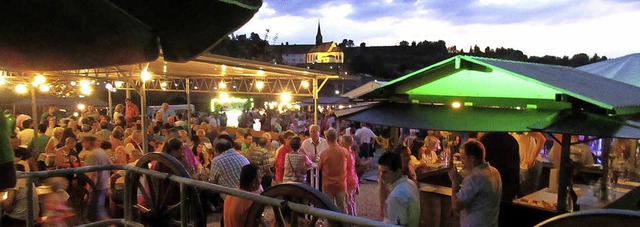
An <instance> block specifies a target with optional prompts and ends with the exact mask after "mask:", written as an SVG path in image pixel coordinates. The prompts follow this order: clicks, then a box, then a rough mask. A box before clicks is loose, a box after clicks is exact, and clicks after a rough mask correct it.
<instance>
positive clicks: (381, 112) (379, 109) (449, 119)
mask: <svg viewBox="0 0 640 227" xmlns="http://www.w3.org/2000/svg"><path fill="white" fill-rule="evenodd" d="M359 108H360V111H358V112H355V113H353V112H352V111H350V109H342V110H334V112H335V113H336V115H337V116H338V117H346V118H348V119H351V120H354V121H360V122H366V123H371V124H379V125H388V126H394V127H402V128H418V129H432V130H446V131H492V132H523V131H530V129H529V128H527V127H528V126H529V125H532V124H534V123H536V122H537V121H539V120H540V119H544V118H545V117H547V116H549V115H552V114H553V113H555V111H554V110H533V109H531V110H516V109H498V108H479V107H468V108H466V107H465V108H459V109H454V108H451V106H445V105H439V106H434V105H424V104H410V103H381V104H379V105H373V106H370V107H369V108H366V109H364V108H362V107H359Z"/></svg>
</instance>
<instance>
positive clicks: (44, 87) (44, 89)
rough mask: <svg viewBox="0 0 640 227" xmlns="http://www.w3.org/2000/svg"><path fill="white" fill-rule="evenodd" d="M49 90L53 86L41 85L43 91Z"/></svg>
mask: <svg viewBox="0 0 640 227" xmlns="http://www.w3.org/2000/svg"><path fill="white" fill-rule="evenodd" d="M49 90H51V87H49V85H46V84H43V85H40V91H41V92H49Z"/></svg>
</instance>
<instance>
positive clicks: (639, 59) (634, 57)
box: [577, 53, 640, 87]
mask: <svg viewBox="0 0 640 227" xmlns="http://www.w3.org/2000/svg"><path fill="white" fill-rule="evenodd" d="M577 69H579V70H582V71H585V72H589V73H593V74H596V75H599V76H603V77H606V78H609V79H613V80H617V81H620V82H623V83H627V84H630V85H633V86H636V87H640V53H636V54H629V55H626V56H623V57H619V58H614V59H609V60H606V61H600V62H596V63H592V64H588V65H583V66H580V67H577Z"/></svg>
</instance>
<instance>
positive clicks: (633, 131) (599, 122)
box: [529, 110, 640, 139]
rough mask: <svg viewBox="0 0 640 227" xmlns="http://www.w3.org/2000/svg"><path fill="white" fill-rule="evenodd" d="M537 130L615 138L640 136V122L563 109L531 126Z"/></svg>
mask: <svg viewBox="0 0 640 227" xmlns="http://www.w3.org/2000/svg"><path fill="white" fill-rule="evenodd" d="M529 128H530V129H532V130H536V131H543V132H550V133H561V134H572V135H590V136H600V137H613V138H627V139H632V138H640V123H638V122H633V121H625V120H623V119H620V118H617V117H610V116H603V115H599V114H594V113H589V112H584V111H576V110H563V111H559V112H557V113H554V114H552V115H549V116H547V117H545V118H544V119H542V120H540V121H538V122H536V123H535V124H532V125H530V126H529Z"/></svg>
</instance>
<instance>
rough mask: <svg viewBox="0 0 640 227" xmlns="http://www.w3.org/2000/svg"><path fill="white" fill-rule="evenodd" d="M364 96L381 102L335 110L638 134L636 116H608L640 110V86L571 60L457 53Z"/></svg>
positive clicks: (441, 124)
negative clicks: (565, 64)
mask: <svg viewBox="0 0 640 227" xmlns="http://www.w3.org/2000/svg"><path fill="white" fill-rule="evenodd" d="M621 97H624V98H621ZM361 98H363V99H365V100H383V103H382V104H380V105H377V106H373V107H370V108H362V107H360V108H358V109H357V110H351V109H345V110H338V111H336V114H337V115H339V116H340V115H342V116H344V117H346V118H349V119H351V120H355V121H362V122H368V123H374V124H382V125H389V126H397V127H408V128H420V129H434V130H450V131H498V132H508V131H530V130H531V129H535V130H541V131H548V132H559V133H570V134H589V135H599V136H609V137H623V138H640V130H638V128H636V127H635V126H634V125H635V123H633V122H625V121H623V120H620V119H618V118H616V117H610V116H611V115H614V114H617V115H622V114H628V113H638V112H640V111H639V110H640V108H639V107H640V88H638V87H634V86H631V85H628V84H624V83H621V82H618V81H614V80H611V79H608V78H603V77H600V76H597V75H593V74H590V73H587V72H583V71H580V70H576V69H573V68H568V67H561V66H551V65H541V64H532V63H524V62H515V61H505V60H497V59H488V58H479V57H469V56H456V57H452V58H449V59H447V60H444V61H442V62H439V63H436V64H434V65H431V66H428V67H426V68H423V69H421V70H418V71H416V72H413V73H410V74H408V75H406V76H403V77H400V78H398V79H396V80H393V81H391V82H389V83H387V84H385V85H383V86H380V87H378V88H376V89H374V90H372V91H371V92H369V93H366V94H364V95H362V96H361ZM454 103H456V107H453V104H454ZM571 109H573V110H571ZM567 111H569V112H567ZM567 113H571V114H567ZM601 128H602V130H600V129H601Z"/></svg>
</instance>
